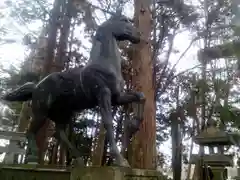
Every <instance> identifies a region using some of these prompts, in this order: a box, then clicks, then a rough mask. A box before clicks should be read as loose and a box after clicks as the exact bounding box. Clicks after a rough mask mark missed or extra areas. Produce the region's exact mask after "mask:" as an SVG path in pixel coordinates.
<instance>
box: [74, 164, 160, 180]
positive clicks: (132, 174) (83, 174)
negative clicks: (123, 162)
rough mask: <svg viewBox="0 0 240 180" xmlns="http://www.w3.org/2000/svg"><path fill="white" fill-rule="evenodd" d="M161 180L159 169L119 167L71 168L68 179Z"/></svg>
mask: <svg viewBox="0 0 240 180" xmlns="http://www.w3.org/2000/svg"><path fill="white" fill-rule="evenodd" d="M100 179H104V180H161V179H163V176H162V175H161V173H160V172H159V171H155V170H143V169H131V168H120V167H86V168H76V169H73V170H72V173H71V177H70V180H100Z"/></svg>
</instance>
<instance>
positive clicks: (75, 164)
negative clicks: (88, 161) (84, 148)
mask: <svg viewBox="0 0 240 180" xmlns="http://www.w3.org/2000/svg"><path fill="white" fill-rule="evenodd" d="M72 166H73V167H83V166H84V161H83V159H82V158H80V157H78V158H76V159H74V160H73V161H72Z"/></svg>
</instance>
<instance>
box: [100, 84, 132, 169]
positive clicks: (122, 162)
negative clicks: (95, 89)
mask: <svg viewBox="0 0 240 180" xmlns="http://www.w3.org/2000/svg"><path fill="white" fill-rule="evenodd" d="M98 102H99V106H100V112H101V116H102V121H103V124H104V128H105V129H106V136H107V139H108V142H109V146H110V152H111V154H112V155H113V158H115V162H116V165H118V166H123V167H130V165H129V163H128V162H127V160H126V159H124V158H123V156H122V155H121V154H120V151H119V150H118V148H117V143H116V142H115V138H114V129H113V123H112V120H113V117H112V106H111V91H110V89H108V88H102V89H100V91H99V94H98Z"/></svg>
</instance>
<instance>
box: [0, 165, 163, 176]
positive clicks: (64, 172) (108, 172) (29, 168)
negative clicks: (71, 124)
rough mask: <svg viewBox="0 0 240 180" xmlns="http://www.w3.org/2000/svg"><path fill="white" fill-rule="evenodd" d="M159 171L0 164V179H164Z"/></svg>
mask: <svg viewBox="0 0 240 180" xmlns="http://www.w3.org/2000/svg"><path fill="white" fill-rule="evenodd" d="M166 179H167V178H165V177H164V176H163V175H162V174H161V173H160V172H159V171H155V170H144V169H131V168H121V167H82V168H80V167H79V168H74V169H66V168H60V167H58V168H57V167H54V166H40V165H29V164H25V165H0V180H166Z"/></svg>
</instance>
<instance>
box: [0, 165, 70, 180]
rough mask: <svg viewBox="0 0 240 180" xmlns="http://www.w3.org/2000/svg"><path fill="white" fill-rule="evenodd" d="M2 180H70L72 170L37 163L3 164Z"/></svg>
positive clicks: (0, 171) (0, 170)
mask: <svg viewBox="0 0 240 180" xmlns="http://www.w3.org/2000/svg"><path fill="white" fill-rule="evenodd" d="M0 168H1V169H0V179H1V180H55V179H56V180H70V171H69V170H67V169H65V168H57V167H55V168H54V167H52V166H36V165H26V164H24V165H11V166H10V165H2V166H1V167H0Z"/></svg>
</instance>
